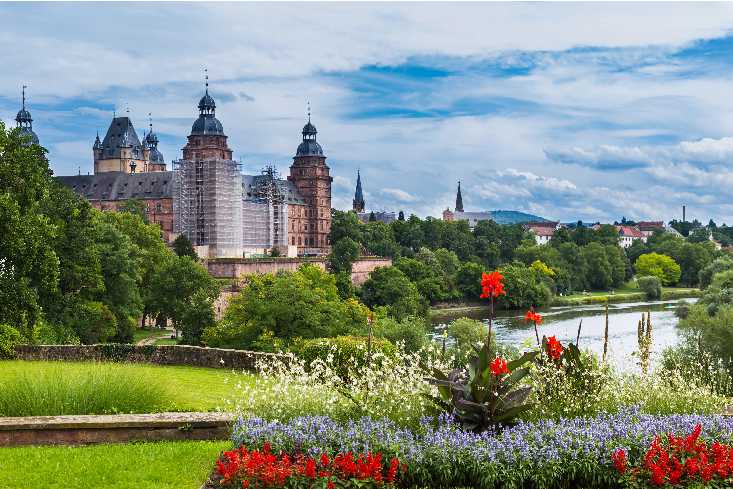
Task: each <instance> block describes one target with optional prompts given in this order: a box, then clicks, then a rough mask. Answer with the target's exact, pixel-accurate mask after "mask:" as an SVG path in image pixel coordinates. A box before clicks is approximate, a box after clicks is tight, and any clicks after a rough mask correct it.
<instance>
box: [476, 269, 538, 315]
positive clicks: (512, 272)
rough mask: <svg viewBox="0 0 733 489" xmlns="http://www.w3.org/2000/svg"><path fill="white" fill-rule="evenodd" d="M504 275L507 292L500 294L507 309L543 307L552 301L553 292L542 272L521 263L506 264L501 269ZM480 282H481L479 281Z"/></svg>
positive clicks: (500, 303) (500, 302)
mask: <svg viewBox="0 0 733 489" xmlns="http://www.w3.org/2000/svg"><path fill="white" fill-rule="evenodd" d="M499 271H500V272H501V274H502V275H504V288H505V289H506V290H507V294H506V295H503V296H499V299H498V302H499V305H500V306H501V307H503V308H505V309H527V308H529V307H543V306H545V305H547V304H549V303H550V300H551V299H552V292H551V291H550V289H549V288H548V286H547V285H546V284H545V283H544V282H543V280H542V276H541V274H540V272H538V271H537V270H535V269H532V268H530V267H527V266H524V265H522V264H521V263H514V264H511V265H505V266H503V267H501V268H500V269H499ZM479 283H480V282H479Z"/></svg>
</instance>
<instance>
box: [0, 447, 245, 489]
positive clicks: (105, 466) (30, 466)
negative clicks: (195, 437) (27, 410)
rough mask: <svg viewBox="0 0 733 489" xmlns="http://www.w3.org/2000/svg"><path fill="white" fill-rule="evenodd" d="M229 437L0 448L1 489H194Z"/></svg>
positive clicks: (209, 468) (209, 469)
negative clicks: (34, 488) (117, 443)
mask: <svg viewBox="0 0 733 489" xmlns="http://www.w3.org/2000/svg"><path fill="white" fill-rule="evenodd" d="M230 447H231V442H229V441H179V442H156V443H128V444H120V445H92V446H84V447H67V446H49V447H46V446H44V447H17V448H0V487H2V488H3V489H26V488H29V487H37V488H41V487H42V488H44V489H68V488H74V489H87V488H88V489H92V488H94V489H99V488H115V489H198V488H199V487H200V486H201V484H202V483H203V482H204V480H206V477H207V476H208V475H209V472H210V471H211V469H212V467H213V465H214V461H215V460H216V457H217V456H218V454H219V453H220V452H221V451H222V450H227V449H229V448H230Z"/></svg>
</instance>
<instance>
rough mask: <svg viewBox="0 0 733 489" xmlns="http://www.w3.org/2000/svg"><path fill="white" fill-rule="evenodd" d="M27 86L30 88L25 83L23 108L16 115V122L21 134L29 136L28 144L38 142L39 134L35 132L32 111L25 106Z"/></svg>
mask: <svg viewBox="0 0 733 489" xmlns="http://www.w3.org/2000/svg"><path fill="white" fill-rule="evenodd" d="M26 88H28V86H27V85H23V91H22V93H23V96H22V103H21V108H20V110H19V111H18V114H17V115H16V116H15V122H16V123H17V124H16V127H18V128H19V129H20V132H21V134H23V135H24V136H27V137H28V138H29V143H28V144H38V136H36V133H35V132H33V118H32V117H31V113H30V112H28V111H27V110H26V108H25V89H26Z"/></svg>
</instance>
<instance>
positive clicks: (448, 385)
mask: <svg viewBox="0 0 733 489" xmlns="http://www.w3.org/2000/svg"><path fill="white" fill-rule="evenodd" d="M492 352H493V350H492V349H491V347H490V346H489V345H487V344H486V343H484V344H483V346H482V347H481V349H480V350H479V352H478V355H476V356H475V357H474V358H472V359H471V360H470V361H469V363H468V365H467V366H466V367H465V369H456V370H453V371H452V372H451V373H450V374H449V375H445V374H444V373H443V372H442V371H440V370H437V369H436V370H434V375H435V377H436V378H435V379H434V382H435V384H436V385H437V386H438V391H439V393H440V398H436V399H435V402H436V404H437V405H439V406H441V407H443V409H445V410H446V411H448V412H450V413H452V414H453V415H454V416H455V417H456V419H457V420H458V421H459V422H460V423H461V424H462V425H463V426H464V428H466V429H469V430H473V431H485V430H488V429H491V428H498V427H500V426H505V425H512V424H514V423H515V421H516V419H517V417H518V416H519V415H521V414H522V413H524V412H525V411H528V410H529V409H530V408H531V407H532V406H531V404H527V403H526V400H527V398H528V397H529V395H530V393H531V390H532V388H531V387H528V386H523V387H520V382H521V381H522V379H523V378H524V377H525V376H526V375H527V374H528V373H529V369H528V368H527V367H523V365H525V364H527V363H528V362H531V361H532V360H533V359H534V358H535V356H536V355H537V353H536V352H531V353H525V354H524V355H522V356H521V357H520V358H518V359H516V360H512V361H510V362H507V365H506V366H507V368H508V373H507V374H505V375H504V374H502V375H494V374H493V373H492V368H491V362H492V361H493V359H494V358H493V355H492Z"/></svg>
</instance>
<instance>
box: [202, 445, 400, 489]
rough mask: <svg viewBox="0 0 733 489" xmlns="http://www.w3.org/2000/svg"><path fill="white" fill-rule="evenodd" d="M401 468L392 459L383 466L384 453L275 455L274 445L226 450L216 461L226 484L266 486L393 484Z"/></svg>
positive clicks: (318, 486)
mask: <svg viewBox="0 0 733 489" xmlns="http://www.w3.org/2000/svg"><path fill="white" fill-rule="evenodd" d="M399 470H400V462H399V460H398V459H397V458H392V460H390V462H389V464H388V465H386V466H385V465H383V463H382V454H381V453H376V454H372V453H371V452H367V453H366V454H360V455H357V456H354V454H353V453H351V452H347V453H339V454H337V455H336V456H335V457H333V458H329V456H328V455H327V454H326V453H322V454H321V455H320V456H319V457H310V456H306V455H302V454H298V455H295V456H293V457H291V456H290V455H288V454H286V453H280V455H274V454H273V453H272V452H271V447H270V444H269V443H267V442H265V443H264V444H263V448H262V450H257V449H255V450H249V449H247V447H245V446H241V447H239V448H238V449H234V450H230V451H227V452H224V453H222V455H221V457H220V458H219V460H218V461H217V463H216V472H217V474H218V475H219V476H220V477H221V479H220V480H219V485H221V486H223V487H241V488H243V489H247V488H266V487H285V486H286V485H287V487H290V488H326V489H335V488H336V487H337V486H336V484H338V487H339V488H346V487H359V488H368V487H393V486H394V483H395V481H396V480H397V477H398V475H399V474H398V472H399Z"/></svg>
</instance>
